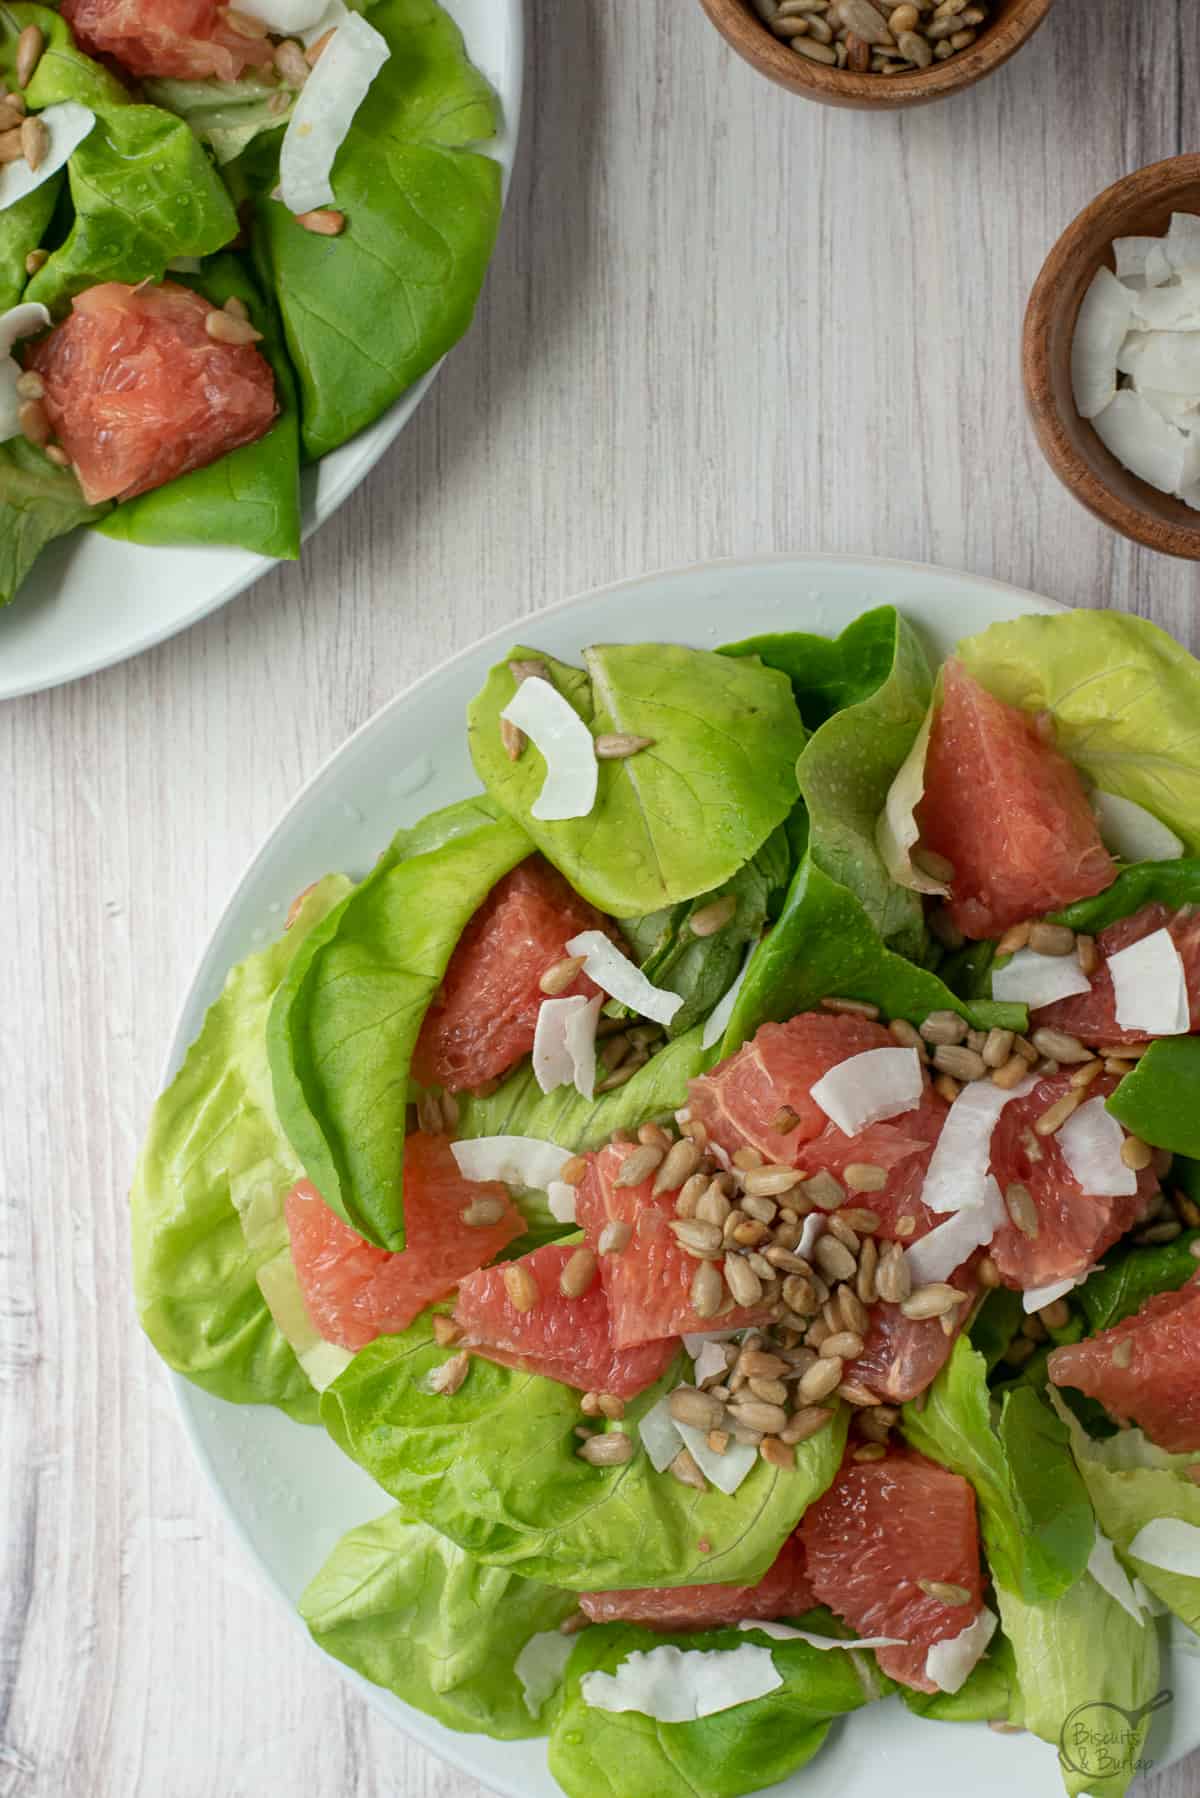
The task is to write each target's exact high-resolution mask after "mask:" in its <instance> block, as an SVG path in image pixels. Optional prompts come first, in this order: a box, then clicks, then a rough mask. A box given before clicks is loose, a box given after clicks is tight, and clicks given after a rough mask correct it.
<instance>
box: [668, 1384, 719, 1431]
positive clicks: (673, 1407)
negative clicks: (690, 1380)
mask: <svg viewBox="0 0 1200 1798" xmlns="http://www.w3.org/2000/svg"><path fill="white" fill-rule="evenodd" d="M667 1409H668V1411H669V1412H670V1413H671V1416H672V1417H673V1418H674V1419H675V1422H676V1423H687V1424H691V1426H692V1428H693V1429H696V1430H719V1429H720V1428H721V1425H722V1424H723V1423H724V1422H725V1407H724V1405H722V1404H721V1403H720V1401H719V1400H718V1399H715V1398H713V1397H712V1395H711V1393H708V1392H700V1391H698V1390H697V1388H696V1387H695V1386H677V1387H676V1388H675V1390H674V1392H673V1393H672V1394H671V1396H670V1398H669V1399H668V1400H667Z"/></svg>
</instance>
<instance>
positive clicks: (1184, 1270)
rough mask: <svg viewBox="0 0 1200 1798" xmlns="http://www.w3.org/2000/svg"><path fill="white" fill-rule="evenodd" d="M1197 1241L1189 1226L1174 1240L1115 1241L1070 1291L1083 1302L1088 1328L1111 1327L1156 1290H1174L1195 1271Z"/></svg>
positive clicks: (1196, 1232)
mask: <svg viewBox="0 0 1200 1798" xmlns="http://www.w3.org/2000/svg"><path fill="white" fill-rule="evenodd" d="M1198 1241H1200V1230H1188V1231H1185V1233H1184V1234H1183V1235H1182V1236H1177V1237H1176V1238H1175V1241H1174V1242H1160V1243H1156V1244H1154V1245H1153V1246H1149V1245H1147V1246H1145V1247H1135V1246H1133V1245H1130V1246H1129V1247H1125V1246H1124V1245H1123V1244H1120V1243H1118V1244H1117V1245H1116V1247H1115V1248H1113V1249H1111V1250H1110V1251H1109V1252H1108V1254H1107V1255H1106V1256H1105V1258H1104V1259H1105V1265H1104V1266H1103V1267H1101V1268H1098V1269H1097V1270H1096V1272H1095V1273H1094V1274H1091V1275H1089V1277H1088V1278H1087V1279H1086V1280H1085V1281H1084V1283H1083V1285H1082V1286H1080V1287H1079V1288H1078V1289H1077V1290H1076V1291H1075V1292H1073V1293H1072V1295H1071V1296H1072V1298H1073V1299H1074V1300H1075V1301H1076V1303H1078V1304H1080V1305H1082V1307H1083V1310H1084V1312H1085V1313H1086V1315H1087V1320H1088V1324H1089V1326H1090V1328H1091V1330H1092V1331H1097V1330H1111V1329H1112V1327H1113V1325H1114V1324H1119V1323H1123V1322H1124V1321H1125V1319H1126V1318H1127V1317H1132V1316H1133V1314H1134V1312H1135V1311H1140V1310H1141V1308H1142V1306H1143V1305H1144V1304H1145V1302H1146V1300H1147V1299H1148V1298H1152V1297H1153V1296H1154V1294H1155V1293H1156V1292H1177V1291H1178V1289H1179V1288H1180V1287H1181V1286H1184V1285H1186V1284H1187V1282H1188V1281H1189V1280H1190V1279H1191V1278H1192V1276H1193V1275H1194V1274H1195V1272H1196V1257H1195V1255H1193V1253H1192V1248H1193V1245H1194V1244H1195V1243H1196V1242H1198Z"/></svg>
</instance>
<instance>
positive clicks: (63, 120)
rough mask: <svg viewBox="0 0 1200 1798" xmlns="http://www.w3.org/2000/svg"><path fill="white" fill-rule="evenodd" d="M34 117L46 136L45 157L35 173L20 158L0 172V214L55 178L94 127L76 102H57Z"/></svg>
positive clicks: (91, 114)
mask: <svg viewBox="0 0 1200 1798" xmlns="http://www.w3.org/2000/svg"><path fill="white" fill-rule="evenodd" d="M37 116H38V118H39V119H40V120H41V121H42V124H43V125H44V126H45V127H46V130H47V131H48V132H49V134H50V142H49V145H48V146H47V149H46V154H45V155H44V156H43V158H42V160H41V161H40V162H39V163H38V166H37V168H36V169H31V168H30V166H29V164H28V163H27V162H26V161H25V159H24V157H22V158H21V159H20V160H19V161H18V162H6V163H5V164H4V166H3V168H2V169H0V212H4V211H6V210H7V208H8V207H9V206H15V205H16V203H17V201H18V200H23V199H24V198H25V196H26V194H31V193H32V192H33V191H34V189H35V188H37V187H40V186H41V185H42V183H43V181H49V180H50V178H51V177H52V176H53V175H57V173H58V171H59V169H61V168H62V167H63V166H64V164H65V163H66V161H67V158H68V157H69V156H71V155H72V154H73V153H74V151H76V150H77V149H78V148H79V146H80V144H81V143H82V142H83V140H84V138H85V137H87V136H88V134H89V132H90V131H91V130H92V127H93V126H94V125H95V123H96V115H95V113H94V112H93V111H92V109H91V107H90V106H81V105H80V104H79V101H78V100H60V101H58V102H57V104H56V105H54V106H47V107H45V108H43V110H42V111H41V112H39V113H38V115H37Z"/></svg>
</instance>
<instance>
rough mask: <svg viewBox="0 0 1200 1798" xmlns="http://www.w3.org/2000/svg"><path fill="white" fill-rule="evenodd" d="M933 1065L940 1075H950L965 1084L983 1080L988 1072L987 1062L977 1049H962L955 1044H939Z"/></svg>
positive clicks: (934, 1054)
mask: <svg viewBox="0 0 1200 1798" xmlns="http://www.w3.org/2000/svg"><path fill="white" fill-rule="evenodd" d="M933 1065H934V1067H935V1068H937V1069H938V1071H939V1073H942V1074H949V1075H951V1077H952V1078H953V1079H955V1080H961V1081H962V1082H963V1083H964V1084H966V1083H968V1082H970V1081H972V1080H982V1079H983V1078H984V1076H985V1075H986V1074H987V1072H988V1065H987V1062H986V1061H985V1060H984V1059H983V1056H982V1055H980V1053H979V1051H978V1050H977V1049H968V1048H964V1047H960V1046H958V1045H956V1044H954V1043H939V1044H938V1046H937V1048H936V1049H935V1050H934V1052H933Z"/></svg>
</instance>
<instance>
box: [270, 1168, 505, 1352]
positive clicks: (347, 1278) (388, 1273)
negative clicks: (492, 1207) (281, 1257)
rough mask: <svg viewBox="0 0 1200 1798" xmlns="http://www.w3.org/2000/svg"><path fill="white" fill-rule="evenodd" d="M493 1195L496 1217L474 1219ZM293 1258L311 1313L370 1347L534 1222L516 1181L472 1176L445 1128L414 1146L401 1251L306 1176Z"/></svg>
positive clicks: (348, 1342)
mask: <svg viewBox="0 0 1200 1798" xmlns="http://www.w3.org/2000/svg"><path fill="white" fill-rule="evenodd" d="M481 1198H491V1199H495V1200H497V1201H501V1202H502V1203H503V1206H504V1209H503V1211H502V1213H501V1214H500V1216H499V1218H497V1219H496V1221H495V1222H493V1223H489V1224H484V1225H471V1224H468V1223H466V1222H465V1221H464V1218H463V1212H464V1211H465V1210H466V1209H467V1208H468V1207H469V1206H470V1205H471V1204H472V1203H473V1202H474V1201H476V1200H478V1199H481ZM285 1209H286V1214H287V1225H288V1233H289V1235H290V1237H291V1242H292V1260H293V1262H294V1263H295V1267H296V1274H297V1277H298V1279H299V1281H300V1290H301V1292H302V1293H303V1294H304V1303H305V1305H306V1306H307V1308H308V1314H309V1316H310V1317H311V1318H312V1321H313V1323H314V1324H315V1326H316V1328H317V1329H318V1330H319V1331H320V1333H321V1335H322V1336H323V1337H324V1338H325V1340H326V1342H336V1343H338V1344H340V1345H341V1347H342V1348H348V1349H360V1348H364V1347H365V1346H366V1344H367V1343H368V1342H372V1341H374V1339H375V1337H376V1336H384V1335H393V1334H395V1333H397V1332H398V1331H400V1330H406V1329H407V1328H408V1326H409V1324H410V1323H411V1322H412V1320H413V1318H414V1317H416V1315H417V1313H418V1312H419V1311H423V1310H424V1309H425V1306H426V1305H428V1304H430V1303H431V1302H432V1301H433V1300H434V1299H440V1298H445V1296H446V1294H447V1293H448V1292H451V1291H452V1290H453V1288H454V1286H455V1284H456V1283H457V1282H458V1281H459V1280H460V1279H462V1277H463V1275H464V1274H470V1273H473V1272H474V1271H475V1269H476V1268H477V1267H479V1266H481V1265H482V1264H483V1262H485V1261H490V1260H491V1259H492V1257H493V1256H494V1255H498V1254H499V1253H500V1251H501V1249H504V1248H507V1247H508V1244H509V1243H510V1242H512V1241H513V1240H514V1238H515V1237H518V1236H520V1235H521V1234H522V1233H523V1232H524V1229H525V1220H524V1219H523V1218H522V1216H521V1214H520V1212H519V1211H518V1210H517V1209H516V1207H515V1206H514V1205H513V1203H512V1201H511V1199H510V1198H509V1196H508V1191H507V1188H505V1187H503V1186H501V1185H499V1184H498V1183H496V1182H487V1183H484V1182H481V1181H471V1180H464V1179H463V1177H462V1175H461V1174H460V1173H459V1171H458V1166H457V1164H456V1162H455V1160H454V1156H453V1155H452V1154H451V1152H450V1142H449V1138H448V1137H444V1136H425V1135H422V1134H413V1135H410V1136H409V1137H408V1139H407V1141H406V1142H405V1145H404V1223H405V1227H406V1229H407V1232H408V1246H407V1247H406V1248H404V1249H401V1250H400V1251H399V1253H398V1254H394V1255H393V1254H390V1253H389V1252H388V1250H387V1249H380V1248H376V1247H375V1245H374V1244H373V1243H370V1242H364V1241H363V1239H362V1237H361V1236H359V1235H357V1234H356V1233H355V1231H353V1230H352V1229H351V1228H350V1226H349V1224H346V1223H343V1221H342V1219H341V1218H340V1217H338V1215H337V1213H336V1212H334V1211H331V1210H330V1208H329V1206H328V1205H326V1203H325V1201H324V1199H322V1197H321V1195H320V1193H319V1192H318V1191H317V1189H316V1187H315V1186H313V1185H312V1184H311V1182H310V1181H308V1180H301V1181H300V1183H299V1184H298V1185H297V1186H294V1187H293V1188H292V1190H291V1192H290V1193H289V1194H288V1196H287V1200H286V1205H285Z"/></svg>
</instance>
